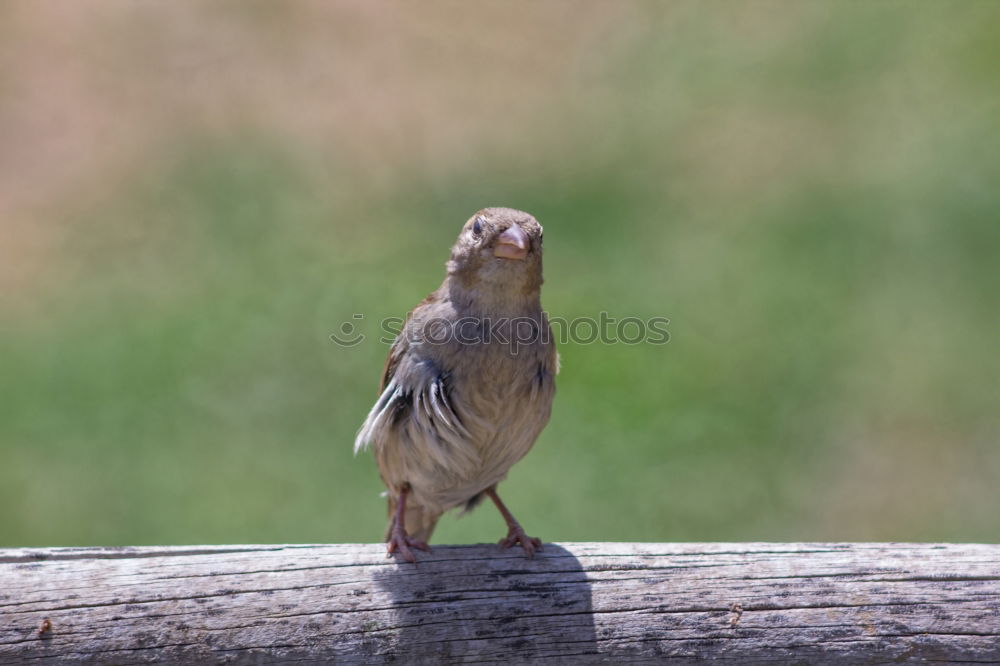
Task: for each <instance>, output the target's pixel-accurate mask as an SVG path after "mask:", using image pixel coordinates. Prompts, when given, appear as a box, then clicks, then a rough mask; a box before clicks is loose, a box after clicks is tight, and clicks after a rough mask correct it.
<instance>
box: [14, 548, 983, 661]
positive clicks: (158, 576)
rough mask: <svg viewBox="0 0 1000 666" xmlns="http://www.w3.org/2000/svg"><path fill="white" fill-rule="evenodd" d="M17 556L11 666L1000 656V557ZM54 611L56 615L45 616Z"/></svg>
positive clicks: (716, 553)
mask: <svg viewBox="0 0 1000 666" xmlns="http://www.w3.org/2000/svg"><path fill="white" fill-rule="evenodd" d="M421 555H422V556H421V557H420V561H419V563H418V564H417V565H415V566H414V565H409V564H405V563H398V562H396V561H394V560H388V559H386V557H385V555H384V547H383V546H382V545H381V544H376V545H334V546H318V545H317V546H205V547H164V548H103V549H87V548H48V549H13V550H0V664H20V663H46V662H51V663H56V662H60V663H62V662H72V661H77V662H88V663H114V664H131V663H144V662H157V663H163V662H168V663H170V662H173V663H178V662H184V663H190V662H210V663H220V662H221V663H271V662H289V661H304V662H334V661H335V662H337V663H387V662H391V661H402V662H406V663H442V662H443V663H461V662H479V663H481V662H491V661H496V662H501V661H502V662H517V663H523V662H536V661H537V662H541V661H546V662H549V663H552V662H555V663H560V662H561V663H573V664H586V663H620V662H623V661H630V662H653V663H665V662H670V663H685V662H693V661H699V660H704V659H713V660H729V661H734V662H741V663H745V662H752V663H763V662H774V663H788V662H799V663H884V662H892V661H934V662H967V663H969V662H977V663H984V662H1000V546H995V545H953V544H835V543H815V544H808V543H806V544H758V543H738V544H654V543H646V544H639V543H564V544H547V545H546V546H545V550H544V551H543V552H542V553H540V554H539V555H538V556H537V557H536V558H535V559H534V560H527V559H525V558H524V557H523V556H521V555H520V554H518V553H517V552H514V551H501V550H499V549H498V548H497V547H496V546H463V547H440V546H439V547H437V548H435V549H434V551H433V552H432V553H430V554H421ZM46 620H47V621H48V622H47V623H46Z"/></svg>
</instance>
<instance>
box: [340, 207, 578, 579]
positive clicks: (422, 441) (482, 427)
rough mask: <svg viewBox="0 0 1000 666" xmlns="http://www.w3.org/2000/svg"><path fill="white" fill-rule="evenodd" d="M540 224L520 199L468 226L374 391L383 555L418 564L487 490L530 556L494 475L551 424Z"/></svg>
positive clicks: (371, 433) (554, 358)
mask: <svg viewBox="0 0 1000 666" xmlns="http://www.w3.org/2000/svg"><path fill="white" fill-rule="evenodd" d="M542 237H543V229H542V226H541V225H540V224H539V223H538V220H536V219H535V218H534V217H533V216H532V215H530V214H528V213H525V212H523V211H520V210H515V209H513V208H484V209H482V210H480V211H478V212H477V213H476V214H474V215H473V216H472V217H471V218H469V220H468V221H467V222H466V223H465V224H464V225H463V226H462V230H461V232H460V233H459V235H458V239H457V240H456V241H455V244H454V246H453V247H452V249H451V257H450V259H449V260H448V262H447V263H446V269H447V272H446V275H445V278H444V281H443V282H442V283H441V286H440V287H439V288H438V289H437V290H436V291H434V292H432V293H431V294H430V295H429V296H427V297H426V298H425V299H424V300H423V301H422V302H420V303H419V304H418V305H417V306H416V307H415V308H414V309H413V310H412V311H411V312H410V313H409V315H408V316H407V318H406V320H405V323H404V325H403V327H402V329H401V331H400V333H399V335H397V336H396V338H395V340H394V341H393V343H392V346H391V348H390V350H389V356H388V358H387V359H386V362H385V367H384V369H383V372H382V380H381V384H380V387H379V391H378V398H377V399H376V401H375V404H374V406H373V407H372V408H371V411H370V412H369V413H368V416H367V418H366V419H365V421H364V423H363V424H362V426H361V428H360V430H359V431H358V434H357V437H356V439H355V443H354V451H355V455H357V454H358V453H359V452H360V451H362V450H364V449H366V448H370V449H371V450H372V451H373V453H374V457H375V460H376V463H377V465H378V469H379V475H380V476H381V479H382V482H383V483H384V484H385V486H386V495H387V496H388V510H389V511H388V513H389V524H388V527H387V529H386V534H385V540H386V543H387V551H388V552H387V556H390V557H391V556H392V555H393V554H394V553H398V554H399V556H400V557H402V558H403V559H404V560H406V561H408V562H416V557H415V555H414V553H413V549H417V550H423V551H429V550H430V548H429V546H428V545H427V542H428V541H429V540H430V536H431V533H432V532H433V530H434V527H435V525H436V524H437V521H438V519H439V518H440V517H441V515H442V514H443V513H444V512H446V511H448V510H450V509H454V508H459V507H461V508H462V509H464V511H469V510H471V509H473V508H475V507H476V506H477V505H478V504H479V503H480V502H481V501H482V500H483V499H484V498H486V497H488V498H489V499H490V500H491V501H492V502H493V503H494V504H495V505H496V508H497V509H498V510H499V512H500V514H501V516H502V517H503V519H504V521H505V522H506V524H507V536H506V537H504V538H502V539H500V542H499V544H500V545H501V546H502V547H504V548H510V547H511V546H515V545H520V546H521V548H522V549H523V550H524V552H525V554H526V555H527V557H528V558H532V557H534V555H535V551H536V550H540V549H541V547H542V542H541V540H540V539H538V538H536V537H530V536H528V535H527V534H526V533H525V531H524V529H523V528H522V527H521V524H520V523H519V522H518V521H517V520H516V519H515V518H514V516H513V514H512V513H511V512H510V510H509V509H508V508H507V507H506V505H505V504H504V503H503V501H501V499H500V496H499V495H498V494H497V484H498V483H500V482H501V481H502V480H503V479H504V478H506V476H507V472H508V470H510V468H511V466H513V465H514V463H516V462H517V461H519V460H520V459H521V458H523V457H524V455H525V454H527V453H528V451H529V450H530V449H531V447H532V446H533V445H534V443H535V440H536V439H537V438H538V436H539V434H540V433H541V432H542V429H543V428H544V427H545V425H546V424H547V423H548V421H549V417H550V415H551V412H552V402H553V398H554V396H555V378H556V375H557V374H558V372H559V354H558V352H557V351H556V346H555V342H554V340H553V338H552V331H551V328H550V325H549V319H548V315H547V314H546V313H545V311H544V310H543V309H542V304H541V287H542Z"/></svg>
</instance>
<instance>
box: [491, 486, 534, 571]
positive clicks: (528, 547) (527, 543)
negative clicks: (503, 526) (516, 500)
mask: <svg viewBox="0 0 1000 666" xmlns="http://www.w3.org/2000/svg"><path fill="white" fill-rule="evenodd" d="M486 494H487V495H489V497H490V499H491V500H493V503H494V504H496V505H497V509H498V510H499V511H500V515H501V516H503V519H504V520H505V521H507V536H506V537H505V538H503V539H500V545H501V546H502V547H504V548H510V547H511V546H513V545H514V544H516V543H520V544H521V547H522V548H524V552H525V553H527V554H528V557H529V558H532V557H534V556H535V551H536V550H541V549H542V540H541V539H537V538H535V537H530V536H528V535H527V534H525V533H524V528H522V527H521V523H519V522H517V520H516V519H515V518H514V516H513V514H511V512H510V511H509V510H508V509H507V507H506V506H505V505H504V503H503V502H502V501H501V500H500V496H499V495H497V490H496V487H492V488H488V489H487V490H486Z"/></svg>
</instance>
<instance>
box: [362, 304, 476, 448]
mask: <svg viewBox="0 0 1000 666" xmlns="http://www.w3.org/2000/svg"><path fill="white" fill-rule="evenodd" d="M432 298H433V296H431V297H428V298H427V299H425V301H424V302H423V303H421V304H420V305H419V306H417V308H416V309H414V312H413V313H411V315H410V316H409V317H407V324H406V326H404V328H403V332H402V333H400V335H399V336H398V337H397V338H396V340H395V341H394V342H393V344H392V348H391V349H390V350H389V356H388V358H387V359H386V361H385V368H384V369H383V371H382V382H381V386H380V387H379V388H380V390H379V397H378V400H376V401H375V405H374V406H373V407H372V409H371V411H370V412H369V413H368V418H367V419H365V422H364V424H363V425H362V426H361V429H360V430H359V431H358V436H357V438H356V439H355V441H354V451H355V453H357V452H358V451H361V450H362V449H364V448H365V447H367V446H368V445H370V444H374V445H375V446H376V447H377V446H379V445H380V443H383V442H390V441H393V440H395V439H397V437H395V435H398V432H397V431H398V430H399V429H401V428H405V429H408V431H409V432H408V434H409V435H410V438H411V439H413V438H416V439H419V440H421V441H423V442H426V443H427V444H429V445H430V446H429V447H428V449H429V450H428V451H427V454H428V455H429V456H431V457H433V458H437V457H441V458H442V460H447V458H448V456H455V455H456V454H455V452H454V451H453V449H454V448H455V446H456V445H457V444H459V443H460V442H463V441H465V440H467V438H468V435H469V433H468V431H467V430H466V428H465V425H464V424H463V423H462V419H461V418H460V417H459V415H458V413H457V412H456V410H455V408H454V406H453V403H452V400H451V398H450V395H449V387H448V373H447V371H446V370H445V369H443V368H441V367H440V366H439V365H438V364H437V363H436V362H435V361H434V360H433V359H431V358H429V357H427V356H425V355H423V354H421V353H420V350H419V347H420V345H419V343H417V344H414V343H413V342H411V339H410V336H411V334H412V333H413V331H412V330H411V329H410V326H411V322H412V321H413V314H414V313H416V312H417V311H418V310H419V309H420V308H421V307H424V306H425V304H428V303H431V302H433V301H432ZM462 448H466V447H462ZM458 455H461V454H458Z"/></svg>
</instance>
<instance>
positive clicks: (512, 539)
mask: <svg viewBox="0 0 1000 666" xmlns="http://www.w3.org/2000/svg"><path fill="white" fill-rule="evenodd" d="M499 544H500V547H501V548H510V547H511V546H514V545H516V544H521V548H524V552H525V553H526V554H527V555H528V559H531V558H533V557H534V556H535V551H536V550H541V549H542V540H541V539H539V538H537V537H530V536H528V535H527V534H525V533H524V529H522V528H521V526H520V525H518V526H516V527H513V526H512V527H511V528H510V531H508V532H507V536H506V537H504V538H503V539H500V541H499Z"/></svg>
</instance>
